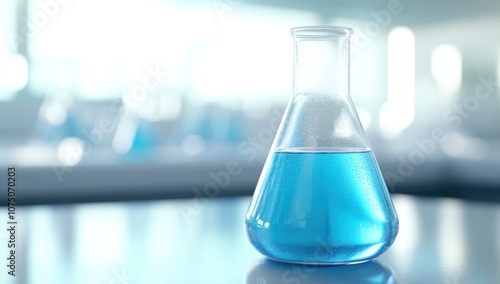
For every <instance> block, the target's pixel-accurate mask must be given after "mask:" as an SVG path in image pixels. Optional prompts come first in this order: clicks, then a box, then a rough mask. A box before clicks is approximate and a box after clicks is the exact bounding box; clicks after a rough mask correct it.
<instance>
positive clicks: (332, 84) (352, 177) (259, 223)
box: [246, 26, 398, 264]
mask: <svg viewBox="0 0 500 284" xmlns="http://www.w3.org/2000/svg"><path fill="white" fill-rule="evenodd" d="M292 35H293V37H294V43H295V61H294V78H293V80H294V86H293V92H294V93H293V97H292V99H291V101H290V104H289V106H288V109H287V111H286V113H285V116H284V117H283V121H282V123H281V126H280V129H279V130H278V133H277V135H276V139H275V141H274V144H273V147H272V149H271V151H270V153H269V156H268V159H267V161H266V165H265V166H264V169H263V171H262V174H261V177H260V180H259V182H258V184H257V188H256V191H255V194H254V198H253V200H252V203H251V204H250V207H249V209H248V212H247V215H246V229H247V234H248V237H249V240H250V242H251V243H252V244H253V245H254V247H255V248H256V249H257V250H258V251H260V252H261V253H263V254H264V255H266V256H268V257H270V258H272V259H276V260H281V261H287V262H298V263H322V264H337V263H338V264H340V263H353V262H361V261H366V260H369V259H372V258H374V257H377V256H378V255H380V254H381V253H383V252H384V251H386V250H387V249H388V248H389V246H390V245H391V244H392V243H393V241H394V239H395V237H396V234H397V232H398V218H397V215H396V212H395V210H394V207H393V205H392V201H391V199H390V197H389V194H388V191H387V188H386V186H385V183H384V181H383V179H382V175H381V173H380V170H379V167H378V165H377V162H376V160H375V157H374V155H373V153H372V151H371V148H370V146H369V144H368V141H367V139H366V136H365V133H364V130H363V128H362V126H361V123H360V122H359V119H358V116H357V114H356V110H355V108H354V105H353V104H352V101H351V98H350V96H349V37H350V35H351V30H350V29H349V28H339V27H325V26H319V27H298V28H294V29H292Z"/></svg>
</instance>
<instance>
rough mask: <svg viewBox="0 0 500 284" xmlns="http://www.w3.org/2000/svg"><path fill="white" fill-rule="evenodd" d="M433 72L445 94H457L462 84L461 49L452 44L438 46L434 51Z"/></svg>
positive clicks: (432, 59)
mask: <svg viewBox="0 0 500 284" xmlns="http://www.w3.org/2000/svg"><path fill="white" fill-rule="evenodd" d="M431 72H432V76H434V79H436V81H437V82H438V84H439V87H440V88H441V89H442V90H443V91H444V92H445V94H447V95H453V94H456V93H457V91H458V90H460V87H461V86H462V54H461V52H460V50H459V49H458V48H457V47H456V46H454V45H451V44H443V45H440V46H438V47H436V48H435V49H434V51H432V56H431Z"/></svg>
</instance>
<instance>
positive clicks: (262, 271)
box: [0, 195, 500, 284]
mask: <svg viewBox="0 0 500 284" xmlns="http://www.w3.org/2000/svg"><path fill="white" fill-rule="evenodd" d="M393 200H394V204H395V206H396V210H397V212H398V215H399V220H400V231H399V235H398V237H397V239H396V241H395V243H394V245H393V246H392V247H391V248H390V249H389V250H388V251H387V252H386V253H385V254H384V255H382V256H381V257H379V258H378V259H376V260H375V261H372V262H368V263H365V264H358V265H349V266H333V267H316V266H301V265H288V264H279V263H275V262H272V261H268V260H266V259H265V257H263V256H262V255H260V254H259V253H257V252H256V251H255V250H254V249H253V248H252V247H251V245H250V244H249V243H248V241H247V239H246V236H245V232H244V226H243V220H244V215H245V212H246V210H247V207H248V204H249V202H250V198H248V197H243V198H241V197H238V198H213V199H181V200H163V201H148V202H126V203H125V202H123V203H90V204H74V205H38V206H25V207H22V206H21V207H17V210H16V221H17V222H18V223H17V224H16V254H15V257H16V267H15V268H16V276H15V277H13V276H10V275H8V274H7V272H8V271H9V268H8V267H6V264H7V261H8V260H6V258H7V257H9V249H8V247H7V244H8V240H9V238H10V235H9V231H7V230H6V229H7V228H8V227H7V225H8V224H7V221H8V220H7V208H6V207H2V208H0V209H1V211H0V212H3V213H2V214H1V215H2V216H3V217H2V219H1V220H2V221H3V224H4V226H5V227H6V229H3V230H1V231H0V255H1V256H2V259H3V263H4V264H3V265H2V269H1V274H0V283H5V284H9V283H43V284H46V283H50V284H55V283H85V284H89V283H92V284H93V283H96V284H101V283H102V284H112V283H117V284H125V283H128V284H135V283H252V284H254V283H255V284H264V283H443V284H461V283H500V204H499V203H480V202H471V201H464V200H457V199H448V198H424V197H414V196H408V195H393Z"/></svg>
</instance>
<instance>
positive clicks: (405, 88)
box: [380, 27, 415, 138]
mask: <svg viewBox="0 0 500 284" xmlns="http://www.w3.org/2000/svg"><path fill="white" fill-rule="evenodd" d="M387 41H388V54H387V58H388V59H387V60H388V62H387V63H388V71H387V73H388V74H387V78H388V82H387V84H388V94H387V102H386V103H385V105H384V106H383V107H382V108H381V109H380V130H381V131H382V134H383V135H384V136H386V137H387V138H395V137H397V136H398V135H399V134H400V133H401V131H403V130H404V129H405V128H407V127H408V126H410V125H411V123H412V122H413V120H414V119H415V36H414V34H413V32H412V30H411V29H409V28H407V27H396V28H393V29H392V30H391V31H390V33H389V37H388V40H387Z"/></svg>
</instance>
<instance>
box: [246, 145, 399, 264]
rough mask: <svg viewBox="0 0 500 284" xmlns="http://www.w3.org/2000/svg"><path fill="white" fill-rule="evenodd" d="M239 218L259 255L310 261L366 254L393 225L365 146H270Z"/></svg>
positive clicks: (373, 252) (384, 244)
mask: <svg viewBox="0 0 500 284" xmlns="http://www.w3.org/2000/svg"><path fill="white" fill-rule="evenodd" d="M245 223H246V230H247V235H248V238H249V240H250V242H251V243H252V244H253V246H254V247H255V248H256V249H257V250H258V251H259V252H261V253H262V254H264V255H266V256H268V257H269V258H271V259H275V260H280V261H286V262H295V263H316V264H343V263H356V262H363V261H366V260H370V259H373V258H375V257H377V256H379V255H380V254H382V253H383V252H385V251H386V250H387V249H388V248H389V247H390V246H391V244H392V243H393V242H394V239H395V238H396V235H397V232H398V227H399V226H398V218H397V215H396V212H395V210H394V207H393V204H392V201H391V199H390V197H389V193H388V191H387V188H386V186H385V183H384V181H383V179H382V175H381V173H380V169H379V167H378V164H377V162H376V160H375V157H374V155H373V153H372V152H371V151H364V152H278V151H275V152H273V153H272V154H271V157H269V160H268V161H267V164H266V166H265V168H264V170H263V173H262V176H261V179H260V180H259V183H258V185H257V189H256V193H255V196H254V199H253V200H252V203H251V204H250V208H249V210H248V213H247V215H246V220H245Z"/></svg>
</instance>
